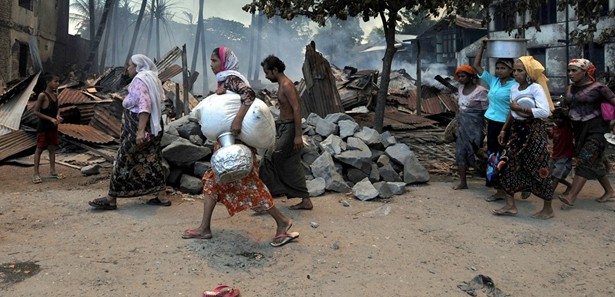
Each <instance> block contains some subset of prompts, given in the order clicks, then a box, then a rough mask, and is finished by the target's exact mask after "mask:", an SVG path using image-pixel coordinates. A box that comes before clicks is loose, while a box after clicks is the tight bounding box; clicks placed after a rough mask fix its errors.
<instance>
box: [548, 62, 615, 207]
mask: <svg viewBox="0 0 615 297" xmlns="http://www.w3.org/2000/svg"><path fill="white" fill-rule="evenodd" d="M594 71H596V67H595V66H594V65H593V64H592V63H591V62H590V61H589V60H586V59H572V60H571V61H570V63H568V78H570V81H571V82H572V84H571V85H570V87H568V89H567V90H566V100H565V104H566V106H567V107H568V116H569V117H570V120H571V121H572V133H573V135H574V142H575V148H576V149H575V159H576V167H575V169H574V178H573V179H572V187H571V190H570V192H569V193H568V194H567V195H561V196H560V197H559V200H560V201H561V202H562V203H564V204H565V205H567V206H573V205H574V202H575V200H576V199H577V195H579V192H581V189H583V186H584V185H585V182H586V181H587V180H588V179H597V180H598V181H599V182H600V185H601V186H602V188H603V189H604V194H603V195H602V196H601V197H600V198H598V199H596V201H598V202H607V201H610V200H611V199H612V198H613V195H614V194H615V192H614V191H613V187H611V183H610V182H609V179H608V177H607V175H606V174H607V170H606V167H605V164H604V162H603V158H604V149H605V148H606V139H605V138H604V133H607V132H609V122H608V121H605V120H603V119H602V116H601V112H600V111H601V109H600V104H601V103H602V102H610V103H611V104H613V105H615V94H613V91H611V90H610V89H609V87H607V86H606V85H604V84H602V83H599V82H597V81H596V79H595V78H594Z"/></svg>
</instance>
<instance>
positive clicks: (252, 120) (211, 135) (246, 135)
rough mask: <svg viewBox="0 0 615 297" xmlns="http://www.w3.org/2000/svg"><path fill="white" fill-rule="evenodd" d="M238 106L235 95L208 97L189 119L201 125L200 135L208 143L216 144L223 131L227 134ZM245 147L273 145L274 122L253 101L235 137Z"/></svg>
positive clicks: (262, 105) (265, 109)
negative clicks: (193, 119)
mask: <svg viewBox="0 0 615 297" xmlns="http://www.w3.org/2000/svg"><path fill="white" fill-rule="evenodd" d="M240 107H241V99H240V96H239V95H238V94H235V93H233V92H228V91H227V93H226V94H223V95H217V94H212V95H210V96H208V97H207V98H205V99H203V100H202V101H201V102H199V104H198V105H197V106H196V107H195V108H194V109H193V110H192V112H191V113H190V116H191V117H192V118H195V119H196V120H198V121H199V123H200V124H201V132H203V135H205V137H207V139H209V140H211V141H216V139H217V138H218V136H219V135H220V134H222V133H224V132H229V131H231V124H232V123H233V119H235V115H236V114H237V112H238V111H239V108H240ZM237 139H239V140H241V141H242V142H244V143H245V144H247V145H249V146H252V147H255V148H269V147H271V146H273V144H274V143H275V120H274V119H273V115H272V114H271V111H270V110H269V107H267V104H265V102H263V101H262V100H260V99H255V100H254V102H252V104H251V105H250V108H249V109H248V112H247V113H246V116H245V117H244V118H243V122H242V125H241V133H239V135H238V136H237Z"/></svg>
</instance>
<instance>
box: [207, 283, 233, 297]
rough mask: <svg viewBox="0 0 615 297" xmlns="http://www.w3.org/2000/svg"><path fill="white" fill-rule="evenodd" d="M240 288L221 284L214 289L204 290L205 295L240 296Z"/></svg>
mask: <svg viewBox="0 0 615 297" xmlns="http://www.w3.org/2000/svg"><path fill="white" fill-rule="evenodd" d="M238 296H239V289H236V288H233V287H229V286H227V285H219V286H217V287H215V288H214V289H213V291H205V292H203V297H238Z"/></svg>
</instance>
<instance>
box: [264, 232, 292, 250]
mask: <svg viewBox="0 0 615 297" xmlns="http://www.w3.org/2000/svg"><path fill="white" fill-rule="evenodd" d="M298 237H299V232H290V233H288V232H284V233H282V234H278V235H276V236H275V237H273V241H272V242H270V243H269V244H271V246H272V247H281V246H283V245H285V244H287V243H289V242H291V241H293V240H295V239H296V238H298Z"/></svg>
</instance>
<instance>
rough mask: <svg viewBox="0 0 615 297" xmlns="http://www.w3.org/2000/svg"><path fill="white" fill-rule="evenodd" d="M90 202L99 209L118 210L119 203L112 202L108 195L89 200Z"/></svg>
mask: <svg viewBox="0 0 615 297" xmlns="http://www.w3.org/2000/svg"><path fill="white" fill-rule="evenodd" d="M88 204H89V205H90V206H91V207H94V209H97V210H116V209H117V205H116V204H110V203H109V200H108V199H107V198H106V197H103V198H96V199H94V200H92V201H90V202H88Z"/></svg>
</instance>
